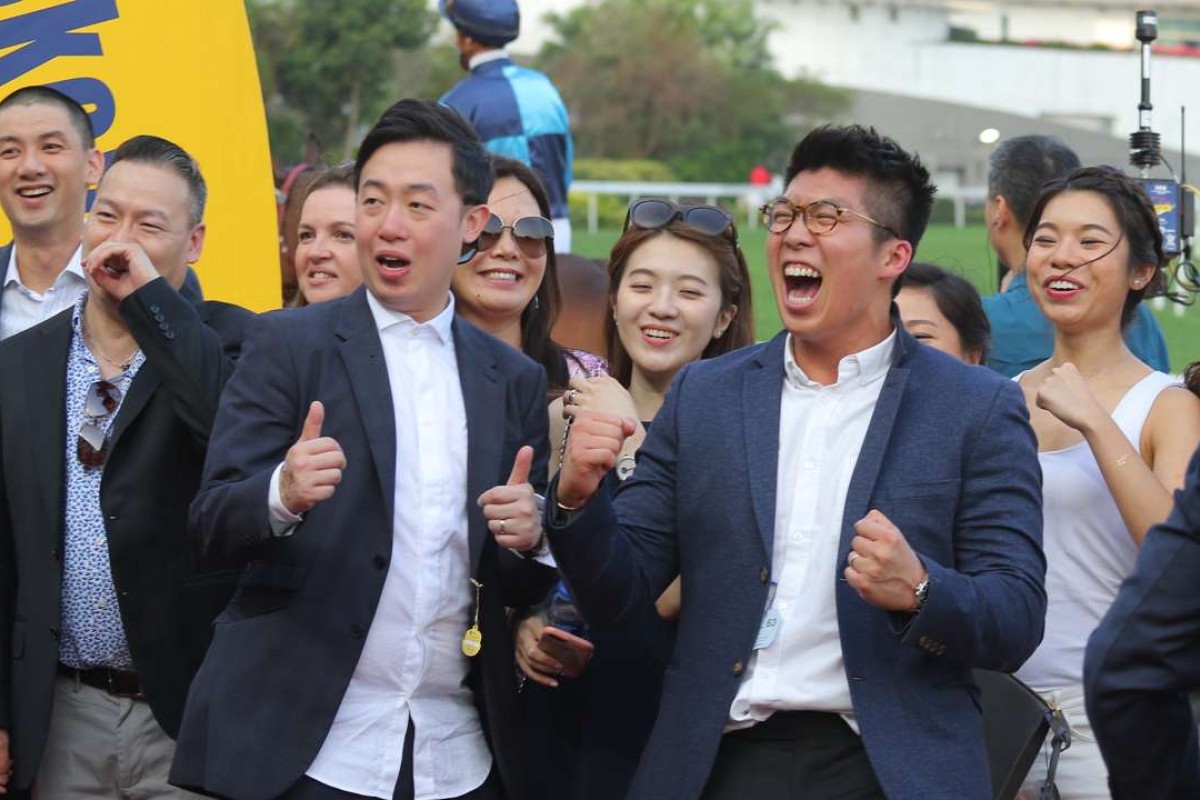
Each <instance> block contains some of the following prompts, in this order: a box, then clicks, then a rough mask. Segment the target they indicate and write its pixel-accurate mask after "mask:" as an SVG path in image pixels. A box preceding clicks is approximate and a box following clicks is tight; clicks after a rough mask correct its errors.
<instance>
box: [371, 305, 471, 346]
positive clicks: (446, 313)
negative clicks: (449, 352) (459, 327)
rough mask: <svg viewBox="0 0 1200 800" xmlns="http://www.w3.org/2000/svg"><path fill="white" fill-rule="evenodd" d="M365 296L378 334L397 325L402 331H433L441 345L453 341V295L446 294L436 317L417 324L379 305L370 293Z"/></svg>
mask: <svg viewBox="0 0 1200 800" xmlns="http://www.w3.org/2000/svg"><path fill="white" fill-rule="evenodd" d="M366 294H367V305H368V306H370V308H371V316H372V317H374V318H375V327H376V328H377V329H378V330H379V332H380V333H383V332H384V331H385V330H387V329H388V328H391V327H394V326H396V325H399V326H401V329H402V330H413V329H418V328H424V329H426V330H430V331H433V333H434V334H435V335H436V336H437V338H438V340H439V341H440V342H441V343H442V344H446V343H448V342H451V341H453V336H454V334H453V331H452V330H451V326H452V324H453V322H454V295H453V294H449V293H448V294H447V295H446V297H447V298H448V300H447V302H446V307H445V308H443V309H442V310H441V312H440V313H439V314H438V315H437V316H436V317H434V318H433V319H431V320H429V321H428V322H417V321H416V320H415V319H413V318H412V317H410V316H409V315H408V314H402V313H401V312H399V311H392V310H391V309H389V308H385V307H384V305H383V303H380V302H379V301H378V300H377V299H376V298H375V295H373V294H371V293H370V292H367V293H366Z"/></svg>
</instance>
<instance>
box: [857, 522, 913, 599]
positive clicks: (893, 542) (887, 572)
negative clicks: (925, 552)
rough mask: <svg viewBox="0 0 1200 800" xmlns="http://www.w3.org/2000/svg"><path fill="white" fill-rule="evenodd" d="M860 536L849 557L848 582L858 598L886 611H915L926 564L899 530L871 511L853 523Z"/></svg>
mask: <svg viewBox="0 0 1200 800" xmlns="http://www.w3.org/2000/svg"><path fill="white" fill-rule="evenodd" d="M854 532H855V533H856V534H857V535H856V536H855V537H854V539H853V540H852V541H851V542H850V553H849V555H848V556H847V557H846V570H845V576H846V581H847V582H848V583H849V584H850V585H851V586H853V587H854V590H855V591H856V592H858V594H859V596H860V597H862V599H863V600H866V601H867V602H868V603H870V604H871V605H873V606H875V607H876V608H882V609H883V610H884V611H913V610H915V608H916V604H917V597H916V587H917V584H919V583H920V582H921V581H923V580H925V575H926V571H925V565H924V564H922V563H921V559H919V558H917V554H916V553H915V552H913V549H912V547H910V546H909V544H908V540H907V539H905V538H904V534H903V533H901V532H900V529H899V528H897V527H896V526H895V525H893V524H892V521H891V520H890V519H888V518H887V517H885V516H884V515H883V514H882V513H881V512H880V511H877V510H875V509H872V510H871V511H870V512H869V513H868V514H867V515H866V516H865V517H863V518H862V519H860V520H859V521H858V522H856V523H854Z"/></svg>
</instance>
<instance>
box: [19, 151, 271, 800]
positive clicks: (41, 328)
mask: <svg viewBox="0 0 1200 800" xmlns="http://www.w3.org/2000/svg"><path fill="white" fill-rule="evenodd" d="M205 193H206V190H205V185H204V180H203V177H202V176H201V174H200V171H199V167H198V166H197V165H196V163H195V161H194V160H193V159H192V158H191V156H189V155H188V154H187V153H185V152H184V151H183V150H182V149H180V148H179V147H178V146H177V145H175V144H173V143H171V142H168V141H166V140H164V139H159V138H157V137H152V136H139V137H136V138H134V139H131V140H129V141H128V142H126V143H124V144H123V145H121V146H120V147H119V148H118V149H117V150H116V151H115V153H114V155H113V160H112V165H111V166H110V167H109V168H108V170H107V171H106V172H105V174H104V177H103V178H102V179H101V182H100V184H99V187H98V189H97V194H96V200H95V204H94V205H93V208H92V215H91V218H90V219H89V221H88V223H87V226H86V228H85V231H84V240H83V251H84V255H83V261H82V265H83V269H84V272H85V273H86V275H87V278H88V289H87V291H86V293H85V294H84V295H83V296H82V297H81V298H80V299H79V300H78V301H77V302H76V303H75V304H74V306H73V307H71V308H69V309H67V310H66V311H64V312H63V313H61V314H59V315H57V316H55V317H53V318H51V319H49V320H47V321H46V322H43V323H41V324H40V325H38V326H35V327H34V328H31V329H30V330H28V331H25V332H23V333H20V334H18V335H16V336H14V337H12V338H11V339H9V340H6V341H5V342H4V343H3V345H0V374H4V375H10V376H11V375H19V376H21V378H20V379H19V380H7V381H4V382H3V383H0V790H3V789H4V788H5V787H6V786H7V788H8V789H10V790H12V789H15V790H16V791H18V792H20V791H24V790H25V789H27V788H28V787H29V786H30V785H31V784H32V785H33V787H34V791H35V792H36V793H37V795H38V796H40V797H47V798H74V797H126V796H136V797H139V798H141V797H145V798H168V797H171V798H175V797H189V796H193V795H190V794H189V793H186V792H183V791H182V790H179V789H176V788H174V787H171V786H169V785H168V784H167V773H168V771H169V768H170V763H171V758H172V755H173V752H174V743H173V742H172V741H171V738H170V737H172V736H174V735H175V733H176V732H177V730H178V727H179V720H180V717H181V715H182V710H183V703H184V700H185V698H186V695H187V689H188V685H189V683H190V681H191V677H192V675H193V674H194V672H195V670H196V668H197V667H198V666H199V663H200V660H201V659H202V657H203V654H204V650H205V648H206V647H207V644H208V639H209V635H210V626H211V622H212V619H213V618H214V617H215V616H216V614H217V613H218V612H219V611H220V610H221V608H222V607H223V606H224V604H225V603H226V602H227V601H228V599H229V596H230V595H231V594H232V590H233V587H234V584H235V582H236V578H237V574H238V572H237V570H236V568H235V567H236V565H234V564H218V563H213V562H206V561H202V560H201V559H199V558H198V557H197V556H196V555H195V554H194V553H193V551H192V549H191V547H190V545H189V540H188V537H187V510H188V505H189V504H190V502H191V500H192V497H193V496H194V494H195V492H196V489H197V486H198V483H199V478H200V470H201V467H202V466H203V462H204V455H205V451H206V448H207V443H208V436H209V431H210V429H211V426H212V420H213V416H214V415H215V413H216V407H217V400H218V397H219V396H220V392H221V388H222V386H223V385H224V383H225V380H226V379H227V378H228V376H229V374H230V373H231V372H232V370H233V359H234V358H235V357H236V354H237V352H238V350H239V348H240V342H241V337H242V331H243V328H244V326H245V324H246V321H247V319H248V318H249V317H250V314H249V312H247V311H245V310H244V309H240V308H237V307H236V306H230V305H228V304H225V303H212V302H209V303H204V302H194V301H192V300H189V299H187V298H186V297H184V296H182V295H181V294H180V293H179V290H180V289H181V288H182V287H183V284H184V281H185V278H186V276H187V273H188V265H189V264H190V263H192V262H194V261H195V260H196V259H197V258H199V255H200V251H201V248H202V246H203V243H204V234H205V227H204V223H203V213H204V201H205Z"/></svg>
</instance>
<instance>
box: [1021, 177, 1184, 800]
mask: <svg viewBox="0 0 1200 800" xmlns="http://www.w3.org/2000/svg"><path fill="white" fill-rule="evenodd" d="M1025 243H1026V247H1027V248H1028V251H1029V255H1028V259H1027V274H1028V276H1029V287H1030V291H1031V292H1032V294H1033V296H1034V299H1035V300H1036V302H1037V304H1038V307H1039V308H1040V309H1041V310H1042V313H1044V314H1045V315H1046V317H1047V319H1049V320H1050V322H1051V324H1052V325H1053V327H1054V334H1055V340H1054V350H1053V352H1052V354H1051V356H1050V359H1049V360H1048V361H1045V362H1043V363H1042V364H1039V365H1038V366H1036V367H1034V368H1033V369H1031V370H1029V371H1027V372H1025V373H1022V374H1021V375H1018V376H1017V378H1016V380H1018V381H1019V382H1020V385H1021V388H1022V390H1023V391H1024V393H1025V399H1026V402H1027V403H1028V406H1029V412H1030V422H1031V424H1032V426H1033V430H1034V433H1035V434H1036V436H1037V441H1038V450H1039V460H1040V461H1041V466H1042V482H1043V503H1044V505H1043V509H1044V520H1045V526H1044V534H1043V547H1044V550H1045V554H1046V563H1047V574H1046V594H1047V598H1048V608H1047V613H1046V626H1045V634H1044V636H1043V639H1042V643H1041V645H1040V646H1039V647H1038V649H1037V650H1036V651H1035V652H1034V654H1033V656H1031V657H1030V659H1029V660H1028V661H1027V662H1026V663H1025V665H1024V666H1023V667H1022V668H1021V670H1020V671H1019V672H1018V673H1017V677H1018V678H1020V679H1021V680H1022V681H1024V682H1025V683H1026V684H1028V685H1029V686H1031V687H1032V688H1033V689H1034V690H1035V691H1037V692H1038V693H1039V694H1041V695H1042V697H1043V698H1044V699H1046V701H1047V702H1048V703H1050V704H1051V705H1052V706H1055V707H1057V708H1060V709H1062V711H1063V712H1064V714H1065V715H1066V719H1067V721H1068V723H1069V724H1070V726H1071V730H1072V743H1071V747H1070V749H1068V750H1066V751H1064V752H1063V753H1062V754H1061V756H1060V759H1059V762H1058V768H1057V774H1056V776H1055V784H1056V785H1057V787H1058V790H1059V794H1060V795H1061V796H1062V797H1063V798H1093V797H1095V798H1101V797H1108V796H1109V794H1108V783H1107V779H1106V774H1107V773H1106V770H1105V766H1104V761H1103V759H1102V758H1101V755H1100V751H1099V748H1098V747H1097V745H1096V741H1095V738H1094V736H1093V733H1092V728H1091V725H1090V723H1089V722H1088V719H1087V714H1086V712H1085V709H1084V698H1083V657H1084V649H1085V647H1086V645H1087V640H1088V637H1089V636H1090V635H1091V633H1092V631H1093V630H1094V629H1095V628H1096V626H1097V625H1098V624H1099V622H1100V620H1101V618H1102V617H1103V616H1104V614H1105V612H1106V611H1107V610H1108V608H1109V606H1110V605H1111V604H1112V602H1113V600H1114V598H1115V597H1116V594H1117V589H1118V588H1119V586H1120V585H1121V582H1122V580H1123V579H1124V578H1125V577H1126V575H1128V574H1129V572H1130V571H1131V570H1132V569H1133V565H1134V563H1135V561H1136V559H1137V555H1138V548H1139V546H1140V544H1141V542H1142V540H1143V538H1144V537H1145V536H1146V533H1147V531H1148V530H1149V529H1150V528H1151V526H1153V525H1154V524H1156V523H1158V522H1161V521H1162V520H1164V519H1166V517H1167V515H1168V513H1169V512H1170V510H1171V504H1172V493H1173V492H1174V491H1175V490H1176V489H1179V488H1180V487H1181V486H1182V485H1183V479H1184V472H1185V470H1186V467H1187V464H1188V461H1189V459H1190V457H1191V455H1192V453H1193V452H1194V451H1195V450H1196V446H1197V443H1200V399H1198V398H1197V397H1196V396H1195V395H1193V394H1192V393H1190V392H1188V391H1187V390H1186V389H1184V388H1183V387H1181V386H1180V385H1179V381H1178V380H1177V379H1176V378H1173V377H1171V376H1169V375H1166V374H1164V373H1161V372H1155V371H1154V370H1152V369H1151V368H1150V367H1148V366H1147V365H1146V364H1144V363H1142V362H1141V361H1139V360H1138V359H1137V358H1136V357H1135V356H1134V355H1133V354H1132V353H1131V352H1130V351H1129V349H1128V348H1127V347H1126V346H1125V342H1124V340H1123V338H1122V335H1121V330H1122V327H1123V326H1124V325H1125V324H1126V323H1127V322H1128V321H1129V320H1130V319H1131V318H1132V316H1133V313H1134V310H1135V309H1136V307H1137V304H1138V303H1139V302H1140V301H1141V299H1142V297H1143V295H1144V294H1145V293H1146V292H1147V290H1149V289H1151V288H1152V287H1154V286H1155V285H1156V284H1157V283H1158V282H1159V281H1160V280H1162V278H1163V273H1162V267H1163V265H1164V264H1165V263H1166V259H1165V258H1164V256H1163V249H1162V235H1161V233H1160V231H1159V226H1158V218H1157V216H1156V215H1155V212H1154V208H1153V206H1152V205H1151V204H1150V201H1149V199H1148V198H1147V196H1146V194H1145V192H1144V191H1143V190H1142V187H1141V185H1140V184H1139V183H1137V182H1136V181H1134V180H1133V179H1131V178H1129V177H1128V176H1126V175H1124V174H1123V173H1121V172H1119V171H1117V170H1115V169H1111V168H1108V167H1086V168H1083V169H1077V170H1075V171H1073V172H1071V173H1069V174H1068V175H1066V176H1065V177H1063V178H1061V179H1058V180H1055V181H1052V182H1051V183H1048V184H1047V185H1046V186H1045V187H1044V188H1043V190H1042V193H1041V195H1040V196H1039V197H1038V200H1037V202H1036V204H1035V205H1034V209H1033V214H1032V215H1031V221H1030V224H1029V227H1028V228H1027V230H1026V232H1025ZM1047 753H1048V748H1047ZM1047 760H1048V759H1047V758H1045V757H1043V758H1040V759H1039V760H1038V761H1037V762H1035V764H1034V768H1033V770H1032V771H1031V773H1030V775H1029V778H1028V779H1027V782H1026V788H1025V790H1024V791H1025V792H1033V791H1035V790H1036V789H1037V788H1038V786H1039V785H1040V783H1041V782H1042V781H1044V778H1045V774H1046V768H1047ZM1023 796H1024V795H1023ZM1030 796H1032V795H1030Z"/></svg>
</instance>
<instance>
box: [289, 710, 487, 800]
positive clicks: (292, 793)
mask: <svg viewBox="0 0 1200 800" xmlns="http://www.w3.org/2000/svg"><path fill="white" fill-rule="evenodd" d="M415 737H416V730H415V729H414V728H413V724H412V720H411V719H410V720H409V721H408V733H407V734H406V735H405V737H404V755H403V756H402V757H401V759H400V775H399V776H398V777H397V778H396V788H395V790H394V791H393V792H392V800H414V798H415V796H416V790H415V789H414V788H413V739H414V738H415ZM498 784H499V782H498V780H497V778H496V768H495V767H494V766H493V767H492V773H491V774H490V775H488V777H487V780H485V781H484V782H483V785H482V786H480V787H479V788H478V789H473V790H471V791H469V792H467V793H466V794H463V795H459V796H458V797H455V798H451V799H450V800H503V794H502V793H501V792H500V789H499V788H498ZM279 800H371V798H369V797H364V796H363V795H361V794H354V793H352V792H345V791H342V790H341V789H335V788H333V787H332V786H326V785H325V784H323V783H321V782H320V781H314V780H313V779H312V778H310V777H308V776H307V775H305V776H303V777H301V778H300V780H299V781H297V782H296V783H295V784H294V785H293V786H292V788H290V789H288V790H287V791H286V792H284V794H283V796H282V797H280V798H279Z"/></svg>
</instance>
